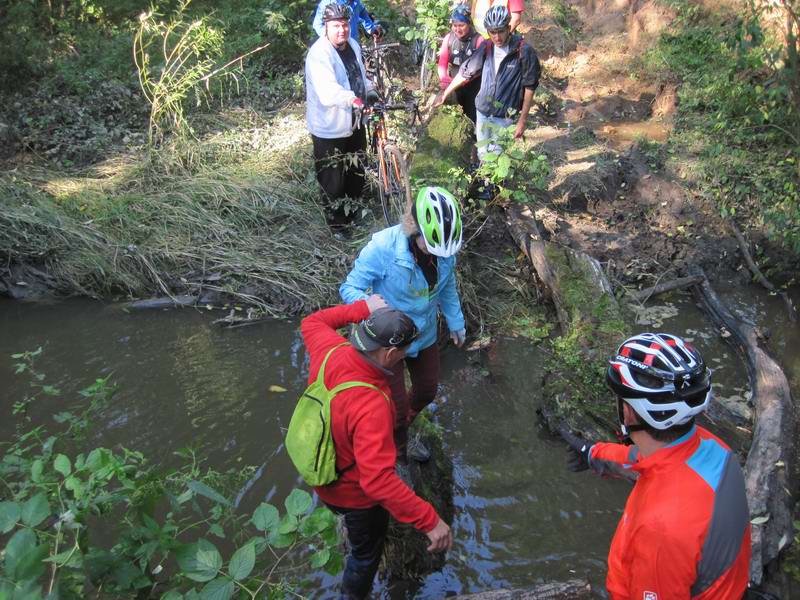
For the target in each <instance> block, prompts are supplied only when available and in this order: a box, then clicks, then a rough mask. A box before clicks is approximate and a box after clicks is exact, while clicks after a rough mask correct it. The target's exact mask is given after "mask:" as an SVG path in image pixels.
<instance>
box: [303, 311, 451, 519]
mask: <svg viewBox="0 0 800 600" xmlns="http://www.w3.org/2000/svg"><path fill="white" fill-rule="evenodd" d="M368 316H369V309H368V308H367V303H366V301H364V300H361V301H359V302H355V303H353V304H344V305H340V306H334V307H332V308H327V309H325V310H320V311H317V312H315V313H313V314H311V315H309V316H308V317H306V318H305V319H303V322H302V323H301V324H300V331H301V333H302V334H303V341H304V342H305V345H306V350H307V351H308V354H309V355H310V357H311V367H310V370H309V374H308V381H309V383H311V382H313V381H314V380H315V379H316V378H317V373H318V372H319V368H320V365H321V364H322V361H323V360H324V359H325V355H326V354H327V352H328V350H330V349H331V348H333V347H334V346H337V345H339V344H341V343H342V342H344V341H346V340H345V339H344V338H343V337H342V336H341V335H339V334H338V333H337V331H336V330H337V329H339V328H340V327H344V326H345V325H348V324H350V323H358V322H359V321H362V320H363V319H366V318H367V317H368ZM345 381H363V382H365V383H371V384H373V385H375V386H377V387H378V388H379V389H381V390H383V392H384V393H385V394H386V397H384V396H383V395H381V394H379V393H378V392H376V391H374V390H371V389H369V388H364V387H356V388H351V389H349V390H345V391H343V392H340V393H339V394H337V395H336V396H335V397H334V399H333V402H331V433H332V435H333V443H334V446H335V447H336V468H337V469H345V468H347V467H349V466H350V465H352V464H353V463H355V466H353V467H352V468H350V469H348V470H346V471H345V472H344V473H342V474H341V476H340V477H339V478H338V479H337V480H336V481H334V482H333V483H331V484H328V485H325V486H320V487H315V488H314V490H315V491H316V492H317V494H318V495H319V497H320V498H321V499H322V501H323V502H325V503H327V504H331V505H333V506H338V507H341V508H370V507H372V506H375V505H376V504H380V505H381V506H383V507H384V508H385V509H386V510H388V511H389V513H390V514H391V515H392V516H393V517H394V518H395V519H396V520H397V521H400V522H401V523H411V524H412V525H413V526H414V527H416V528H417V529H419V530H420V531H422V532H424V533H427V532H429V531H430V530H432V529H433V528H434V527H435V526H436V523H438V522H439V515H437V514H436V511H435V510H434V509H433V507H432V506H431V505H430V504H429V503H427V502H425V501H424V500H422V499H421V498H420V497H419V496H417V495H416V494H415V493H414V492H413V491H412V490H411V489H410V488H409V487H408V486H407V485H406V484H405V483H403V481H402V480H401V479H400V478H399V477H398V476H397V474H396V473H395V470H394V466H395V461H396V458H397V451H396V449H395V446H394V435H393V430H394V415H395V407H394V403H393V402H392V401H391V400H390V401H388V402H387V400H386V398H391V391H390V390H389V382H388V380H387V378H386V372H385V371H384V370H382V369H381V367H380V366H378V365H377V364H374V363H371V362H370V361H368V360H367V358H366V357H365V356H364V355H363V354H361V353H360V352H358V351H357V350H356V349H355V348H353V347H352V346H343V347H342V348H338V349H337V350H334V352H333V354H332V355H331V357H330V359H329V360H328V364H327V365H326V366H325V386H326V387H327V388H328V389H331V388H333V387H335V386H336V385H338V384H340V383H344V382H345Z"/></svg>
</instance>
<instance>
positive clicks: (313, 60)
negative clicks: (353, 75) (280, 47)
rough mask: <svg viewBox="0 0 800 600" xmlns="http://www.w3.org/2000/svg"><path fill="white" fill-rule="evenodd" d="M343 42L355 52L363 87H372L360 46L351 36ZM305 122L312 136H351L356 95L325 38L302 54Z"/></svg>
mask: <svg viewBox="0 0 800 600" xmlns="http://www.w3.org/2000/svg"><path fill="white" fill-rule="evenodd" d="M347 43H348V44H350V46H351V47H352V48H353V52H355V55H356V60H357V61H358V66H359V68H360V69H361V76H362V77H363V78H364V87H365V89H366V91H367V92H369V91H370V90H372V89H373V85H372V83H371V82H370V81H369V79H367V73H366V70H365V69H364V60H363V59H362V57H361V48H360V47H359V45H358V43H357V42H356V41H355V40H353V39H352V38H350V39H348V40H347ZM305 75H306V122H307V126H308V130H309V131H310V132H311V134H312V135H315V136H317V137H320V138H326V139H334V138H344V137H349V136H350V135H352V133H353V130H352V126H353V123H352V121H353V100H354V99H355V97H356V95H355V93H353V90H352V89H351V88H350V81H349V80H348V79H347V70H346V69H345V66H344V63H343V62H342V59H341V58H340V57H339V53H338V52H337V51H336V48H334V46H333V44H331V43H330V41H329V40H328V38H327V37H325V36H322V37H320V38H319V39H318V40H317V41H316V42H314V44H313V45H312V46H311V48H310V49H309V51H308V54H307V55H306V67H305Z"/></svg>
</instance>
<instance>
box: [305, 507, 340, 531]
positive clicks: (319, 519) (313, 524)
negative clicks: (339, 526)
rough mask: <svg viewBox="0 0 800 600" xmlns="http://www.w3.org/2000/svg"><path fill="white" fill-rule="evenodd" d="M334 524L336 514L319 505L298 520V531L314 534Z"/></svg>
mask: <svg viewBox="0 0 800 600" xmlns="http://www.w3.org/2000/svg"><path fill="white" fill-rule="evenodd" d="M335 524H336V515H334V514H333V513H332V512H331V511H330V510H328V509H327V508H324V507H320V508H317V509H316V510H315V511H314V512H313V513H311V514H310V515H308V516H307V517H305V518H304V519H303V520H302V521H300V533H302V534H303V535H305V536H311V535H316V534H318V533H320V532H322V531H324V530H325V529H327V528H328V527H330V526H331V525H335Z"/></svg>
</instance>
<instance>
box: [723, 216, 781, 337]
mask: <svg viewBox="0 0 800 600" xmlns="http://www.w3.org/2000/svg"><path fill="white" fill-rule="evenodd" d="M728 222H729V223H730V225H731V230H732V231H733V235H734V236H735V237H736V241H737V242H738V243H739V250H741V252H742V255H743V256H744V262H746V263H747V268H748V269H750V272H751V273H752V274H753V277H754V278H755V280H756V281H757V282H758V283H760V284H761V285H762V286H763V287H764V288H766V289H767V290H768V291H770V292H772V293H773V294H778V295H779V296H780V297H781V299H782V300H783V303H784V304H785V305H786V311H787V312H788V313H789V321H791V322H792V323H796V322H797V311H796V310H795V308H794V304H792V299H791V298H789V295H788V294H787V293H786V292H782V291H780V290H778V289H776V288H775V286H774V285H772V283H770V282H769V280H768V279H767V278H766V277H764V274H763V273H762V272H761V269H759V268H758V265H757V264H756V262H755V261H754V260H753V257H752V256H751V255H750V248H749V247H748V246H749V245H748V243H747V240H745V239H744V235H742V232H741V231H740V230H739V228H738V227H737V226H736V223H735V222H734V220H733V219H728Z"/></svg>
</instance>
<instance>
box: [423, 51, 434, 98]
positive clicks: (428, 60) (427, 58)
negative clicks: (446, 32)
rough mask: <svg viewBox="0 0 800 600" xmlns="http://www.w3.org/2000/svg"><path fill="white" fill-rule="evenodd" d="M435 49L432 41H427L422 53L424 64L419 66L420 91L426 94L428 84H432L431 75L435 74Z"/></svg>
mask: <svg viewBox="0 0 800 600" xmlns="http://www.w3.org/2000/svg"><path fill="white" fill-rule="evenodd" d="M434 54H435V49H434V47H433V45H431V43H430V41H428V40H426V41H425V48H424V49H423V51H422V63H421V64H420V66H419V89H420V91H421V92H425V90H427V89H428V84H429V83H430V82H431V74H432V73H433V61H434V58H435V56H434Z"/></svg>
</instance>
